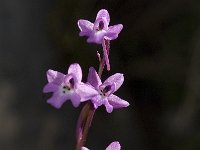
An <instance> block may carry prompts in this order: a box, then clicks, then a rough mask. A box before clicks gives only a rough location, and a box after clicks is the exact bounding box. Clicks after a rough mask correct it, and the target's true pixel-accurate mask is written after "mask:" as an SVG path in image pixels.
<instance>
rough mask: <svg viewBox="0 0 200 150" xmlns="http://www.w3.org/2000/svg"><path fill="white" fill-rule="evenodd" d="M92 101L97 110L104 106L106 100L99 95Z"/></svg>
mask: <svg viewBox="0 0 200 150" xmlns="http://www.w3.org/2000/svg"><path fill="white" fill-rule="evenodd" d="M91 101H92V103H93V105H94V108H95V109H97V108H98V107H99V106H101V105H103V104H104V101H105V99H102V97H101V96H100V95H99V94H98V95H96V96H95V97H93V98H92V99H91Z"/></svg>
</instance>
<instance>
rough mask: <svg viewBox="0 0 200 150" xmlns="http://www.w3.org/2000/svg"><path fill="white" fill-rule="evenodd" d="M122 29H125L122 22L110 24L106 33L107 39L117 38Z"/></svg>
mask: <svg viewBox="0 0 200 150" xmlns="http://www.w3.org/2000/svg"><path fill="white" fill-rule="evenodd" d="M122 29H123V25H122V24H118V25H114V26H110V27H109V28H108V32H107V33H106V35H105V39H108V40H114V39H116V38H117V37H118V34H119V33H120V32H121V30H122Z"/></svg>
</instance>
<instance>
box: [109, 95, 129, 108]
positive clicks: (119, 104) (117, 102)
mask: <svg viewBox="0 0 200 150" xmlns="http://www.w3.org/2000/svg"><path fill="white" fill-rule="evenodd" d="M108 102H109V103H110V105H112V106H113V108H123V107H128V106H129V105H130V104H129V103H128V102H127V101H125V100H123V99H121V98H119V97H118V96H116V95H114V94H111V95H110V96H109V97H108Z"/></svg>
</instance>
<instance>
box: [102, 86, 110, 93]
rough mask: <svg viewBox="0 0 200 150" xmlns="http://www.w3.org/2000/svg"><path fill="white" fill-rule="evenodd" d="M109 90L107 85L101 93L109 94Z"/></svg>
mask: <svg viewBox="0 0 200 150" xmlns="http://www.w3.org/2000/svg"><path fill="white" fill-rule="evenodd" d="M110 90H111V86H110V85H108V86H106V87H105V88H104V89H103V93H107V92H109V91H110Z"/></svg>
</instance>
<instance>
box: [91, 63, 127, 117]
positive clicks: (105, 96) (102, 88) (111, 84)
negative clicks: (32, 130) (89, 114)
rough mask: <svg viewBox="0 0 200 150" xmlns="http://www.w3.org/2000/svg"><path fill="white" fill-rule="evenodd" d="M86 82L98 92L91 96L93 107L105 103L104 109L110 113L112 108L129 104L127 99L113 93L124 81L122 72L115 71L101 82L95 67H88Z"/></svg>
mask: <svg viewBox="0 0 200 150" xmlns="http://www.w3.org/2000/svg"><path fill="white" fill-rule="evenodd" d="M87 82H88V84H90V85H92V86H93V87H94V88H95V89H96V91H97V92H98V94H96V95H95V96H94V97H92V98H91V101H92V103H93V105H94V108H95V109H97V108H98V107H99V106H101V105H105V107H106V111H107V112H108V113H111V112H112V111H113V108H122V107H127V106H129V103H128V102H127V101H125V100H123V99H121V98H119V97H118V96H116V95H114V94H113V93H114V92H115V91H117V90H118V89H119V88H120V86H121V85H122V83H123V82H124V76H123V74H121V73H116V74H114V75H112V76H110V77H109V78H108V79H106V80H105V81H104V83H102V82H101V79H100V78H99V76H98V74H97V72H96V71H95V69H94V68H93V67H90V69H89V74H88V79H87Z"/></svg>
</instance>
